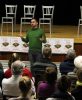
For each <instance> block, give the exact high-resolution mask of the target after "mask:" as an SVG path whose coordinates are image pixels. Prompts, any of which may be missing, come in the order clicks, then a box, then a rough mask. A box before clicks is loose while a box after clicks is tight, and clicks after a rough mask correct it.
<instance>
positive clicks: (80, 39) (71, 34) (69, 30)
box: [2, 24, 82, 43]
mask: <svg viewBox="0 0 82 100" xmlns="http://www.w3.org/2000/svg"><path fill="white" fill-rule="evenodd" d="M29 28H30V26H29V25H28V26H23V32H22V34H23V35H24V36H25V33H26V29H27V30H28V29H29ZM41 28H44V31H45V33H46V37H48V38H49V37H51V38H74V42H75V43H82V34H80V35H79V36H78V34H77V31H78V27H77V26H72V25H53V26H52V33H51V35H50V33H49V26H41ZM19 34H20V25H18V24H17V25H15V26H14V33H13V36H19ZM11 35H12V33H11V26H9V25H6V26H5V25H4V28H3V32H2V36H11Z"/></svg>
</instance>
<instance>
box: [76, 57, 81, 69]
mask: <svg viewBox="0 0 82 100" xmlns="http://www.w3.org/2000/svg"><path fill="white" fill-rule="evenodd" d="M74 65H75V67H76V68H77V69H82V56H77V57H76V58H75V59H74Z"/></svg>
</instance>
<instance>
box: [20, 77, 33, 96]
mask: <svg viewBox="0 0 82 100" xmlns="http://www.w3.org/2000/svg"><path fill="white" fill-rule="evenodd" d="M19 89H20V91H21V93H22V94H23V95H27V94H28V92H29V90H30V89H31V80H30V78H29V77H28V76H23V77H21V79H20V80H19Z"/></svg>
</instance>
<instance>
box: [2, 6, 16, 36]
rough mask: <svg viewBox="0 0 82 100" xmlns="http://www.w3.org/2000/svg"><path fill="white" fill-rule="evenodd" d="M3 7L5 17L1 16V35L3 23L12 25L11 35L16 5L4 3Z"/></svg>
mask: <svg viewBox="0 0 82 100" xmlns="http://www.w3.org/2000/svg"><path fill="white" fill-rule="evenodd" d="M5 9H6V17H2V24H1V35H2V31H3V24H4V23H5V24H11V25H12V35H13V24H14V23H15V24H16V12H17V5H5Z"/></svg>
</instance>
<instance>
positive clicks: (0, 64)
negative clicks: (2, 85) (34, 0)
mask: <svg viewBox="0 0 82 100" xmlns="http://www.w3.org/2000/svg"><path fill="white" fill-rule="evenodd" d="M0 69H2V70H3V65H2V63H1V62H0Z"/></svg>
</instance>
